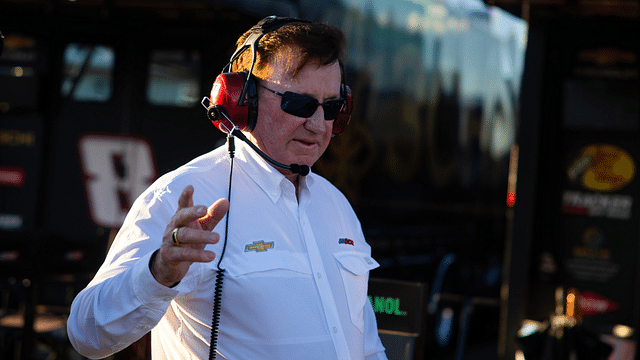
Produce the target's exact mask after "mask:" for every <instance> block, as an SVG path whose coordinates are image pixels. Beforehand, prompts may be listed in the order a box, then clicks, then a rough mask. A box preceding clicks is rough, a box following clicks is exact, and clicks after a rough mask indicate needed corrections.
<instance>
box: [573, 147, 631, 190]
mask: <svg viewBox="0 0 640 360" xmlns="http://www.w3.org/2000/svg"><path fill="white" fill-rule="evenodd" d="M635 170H636V165H635V163H634V161H633V158H632V157H631V155H629V153H627V152H626V151H624V150H623V149H621V148H620V147H617V146H615V145H610V144H593V145H589V146H585V147H584V148H582V149H581V151H580V154H579V155H578V157H577V158H576V159H575V160H574V161H573V163H572V164H571V166H570V167H569V169H568V170H567V176H568V177H569V179H570V180H571V181H573V182H580V183H581V184H582V186H583V187H584V188H586V189H588V190H593V191H604V192H606V191H615V190H619V189H621V188H623V187H624V186H626V185H627V184H628V183H629V182H630V181H631V180H632V179H633V177H634V175H635Z"/></svg>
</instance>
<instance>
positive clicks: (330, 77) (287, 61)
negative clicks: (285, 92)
mask: <svg viewBox="0 0 640 360" xmlns="http://www.w3.org/2000/svg"><path fill="white" fill-rule="evenodd" d="M299 61H300V58H299V55H296V54H295V53H287V52H281V53H279V54H278V55H277V56H275V57H274V59H273V62H272V64H271V65H272V66H271V71H270V72H269V74H268V75H267V76H266V77H265V80H266V81H268V82H272V83H276V84H281V85H284V86H285V87H286V88H288V89H291V90H295V89H300V88H301V87H303V88H305V89H304V90H310V91H311V90H312V89H306V88H307V87H312V88H315V87H318V88H327V87H329V88H330V89H331V90H333V89H335V91H336V92H339V88H340V83H341V82H342V77H341V71H340V65H339V63H338V61H335V62H333V63H331V64H329V65H322V64H320V62H319V61H318V60H310V61H309V62H307V64H306V65H305V66H304V67H302V69H300V70H299V71H298V72H297V73H296V74H295V75H294V74H293V72H294V69H295V68H296V67H297V65H298V63H299ZM327 90H329V89H325V91H327ZM331 90H329V91H331Z"/></svg>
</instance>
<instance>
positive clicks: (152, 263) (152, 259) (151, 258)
mask: <svg viewBox="0 0 640 360" xmlns="http://www.w3.org/2000/svg"><path fill="white" fill-rule="evenodd" d="M159 251H160V249H157V250H156V251H154V252H153V254H151V257H150V258H149V271H150V272H151V276H153V278H154V279H156V281H158V283H160V284H162V285H164V286H166V287H168V288H174V287H176V286H177V285H178V284H180V281H176V282H174V283H173V284H170V285H167V284H164V283H162V282H161V281H159V280H158V278H157V277H156V274H155V273H154V272H153V266H154V264H155V262H156V257H157V256H158V252H159Z"/></svg>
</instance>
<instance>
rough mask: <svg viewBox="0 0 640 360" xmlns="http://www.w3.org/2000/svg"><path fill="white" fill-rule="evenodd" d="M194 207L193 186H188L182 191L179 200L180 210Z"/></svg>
mask: <svg viewBox="0 0 640 360" xmlns="http://www.w3.org/2000/svg"><path fill="white" fill-rule="evenodd" d="M192 206H193V186H191V185H187V186H185V188H184V189H182V193H181V194H180V197H179V198H178V210H180V209H184V208H188V207H192Z"/></svg>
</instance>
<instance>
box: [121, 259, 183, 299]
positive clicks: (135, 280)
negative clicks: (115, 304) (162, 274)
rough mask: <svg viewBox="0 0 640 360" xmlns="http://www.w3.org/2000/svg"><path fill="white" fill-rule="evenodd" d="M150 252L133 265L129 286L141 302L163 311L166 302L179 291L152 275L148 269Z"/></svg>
mask: <svg viewBox="0 0 640 360" xmlns="http://www.w3.org/2000/svg"><path fill="white" fill-rule="evenodd" d="M152 254H153V253H149V254H146V255H145V256H143V257H142V258H140V260H138V261H137V262H136V264H135V265H134V267H133V274H132V275H133V276H132V277H131V281H132V284H131V286H132V288H133V292H134V294H135V295H136V297H137V298H138V299H139V300H140V302H141V303H142V304H145V305H147V306H150V307H154V308H158V309H159V310H162V311H165V310H166V309H167V306H168V304H167V303H168V302H170V301H171V300H173V299H174V298H175V297H176V296H178V294H179V293H180V292H179V291H178V290H176V289H173V288H168V287H166V286H164V285H162V284H160V283H159V282H158V281H157V280H156V279H155V278H154V277H153V274H151V270H149V260H150V259H151V255H152Z"/></svg>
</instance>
